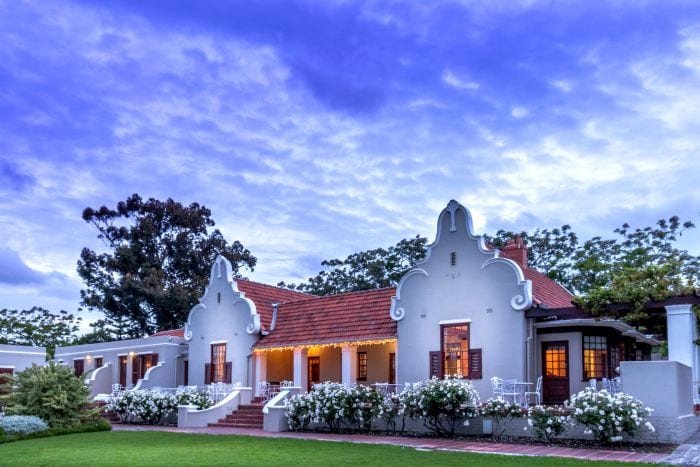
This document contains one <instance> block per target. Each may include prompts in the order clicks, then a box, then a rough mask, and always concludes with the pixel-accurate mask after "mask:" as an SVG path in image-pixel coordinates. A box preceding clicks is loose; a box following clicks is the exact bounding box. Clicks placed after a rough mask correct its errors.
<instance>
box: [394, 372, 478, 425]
mask: <svg viewBox="0 0 700 467" xmlns="http://www.w3.org/2000/svg"><path fill="white" fill-rule="evenodd" d="M403 394H404V413H406V414H407V415H408V416H410V417H411V418H421V419H422V420H423V424H424V425H425V427H426V428H428V429H429V430H431V431H433V432H435V433H437V434H439V435H443V436H444V435H449V436H453V435H454V432H455V426H456V425H457V423H458V422H462V423H463V424H464V425H468V424H469V420H468V419H469V418H474V417H476V416H477V415H478V413H479V411H478V408H477V404H478V403H479V393H478V392H477V391H476V389H474V386H472V384H471V383H470V382H468V381H459V380H456V379H444V380H442V379H437V378H432V379H429V380H427V381H425V382H423V383H421V384H419V385H418V386H417V387H414V388H413V389H411V390H406V391H404V393H403Z"/></svg>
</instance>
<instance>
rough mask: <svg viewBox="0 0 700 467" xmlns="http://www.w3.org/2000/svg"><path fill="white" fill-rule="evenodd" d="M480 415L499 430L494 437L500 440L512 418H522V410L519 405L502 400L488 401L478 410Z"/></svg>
mask: <svg viewBox="0 0 700 467" xmlns="http://www.w3.org/2000/svg"><path fill="white" fill-rule="evenodd" d="M479 411H480V413H481V415H482V416H484V417H488V418H491V419H492V420H493V421H494V422H496V424H497V426H498V427H499V428H500V429H501V431H500V433H498V434H497V435H496V436H497V437H498V439H502V438H503V435H504V434H505V432H506V427H507V426H508V423H509V422H510V421H511V420H513V419H514V418H520V417H522V416H523V409H522V407H520V405H519V404H515V403H512V402H509V401H506V400H504V399H503V398H500V397H499V398H496V399H489V400H487V401H486V403H484V404H483V405H482V406H481V408H480V410H479Z"/></svg>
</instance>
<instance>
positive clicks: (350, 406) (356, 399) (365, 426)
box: [345, 385, 383, 432]
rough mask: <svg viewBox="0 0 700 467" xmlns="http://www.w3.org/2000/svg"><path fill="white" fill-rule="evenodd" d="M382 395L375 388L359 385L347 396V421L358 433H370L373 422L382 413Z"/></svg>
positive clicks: (349, 391) (351, 389)
mask: <svg viewBox="0 0 700 467" xmlns="http://www.w3.org/2000/svg"><path fill="white" fill-rule="evenodd" d="M382 399H383V398H382V395H381V394H380V393H379V392H378V391H377V390H376V389H374V388H372V387H369V386H363V385H358V386H354V387H353V388H350V389H349V390H348V392H347V395H346V401H345V405H346V413H345V419H346V420H347V422H348V423H349V424H354V425H355V426H356V427H357V429H358V431H365V432H370V431H371V430H372V420H374V419H375V418H377V417H378V416H379V414H380V413H382V403H383V400H382Z"/></svg>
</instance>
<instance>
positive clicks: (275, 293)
mask: <svg viewBox="0 0 700 467" xmlns="http://www.w3.org/2000/svg"><path fill="white" fill-rule="evenodd" d="M236 282H237V283H238V290H240V291H241V292H243V293H245V298H249V299H251V300H252V301H253V303H255V308H256V309H257V310H258V313H260V322H261V323H262V328H263V329H267V328H269V327H270V322H271V321H272V304H273V303H279V304H280V305H281V304H282V303H287V302H291V301H298V300H311V301H315V300H316V299H318V297H317V296H316V295H310V294H306V293H303V292H297V291H294V290H289V289H283V288H281V287H275V286H274V285H267V284H261V283H260V282H253V281H250V280H247V279H238V280H237V281H236Z"/></svg>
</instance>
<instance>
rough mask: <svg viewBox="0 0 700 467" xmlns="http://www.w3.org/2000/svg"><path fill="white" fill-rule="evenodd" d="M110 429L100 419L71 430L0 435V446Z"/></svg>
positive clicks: (107, 424) (109, 426) (104, 421)
mask: <svg viewBox="0 0 700 467" xmlns="http://www.w3.org/2000/svg"><path fill="white" fill-rule="evenodd" d="M111 429H112V424H111V423H109V422H108V421H107V420H104V419H100V420H97V421H95V422H92V423H87V424H85V425H80V426H76V427H73V428H49V429H48V430H45V431H40V432H37V433H32V434H29V435H19V434H7V433H0V444H2V443H11V442H13V441H21V440H24V439H36V438H50V437H52V436H62V435H72V434H75V433H91V432H94V431H110V430H111Z"/></svg>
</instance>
